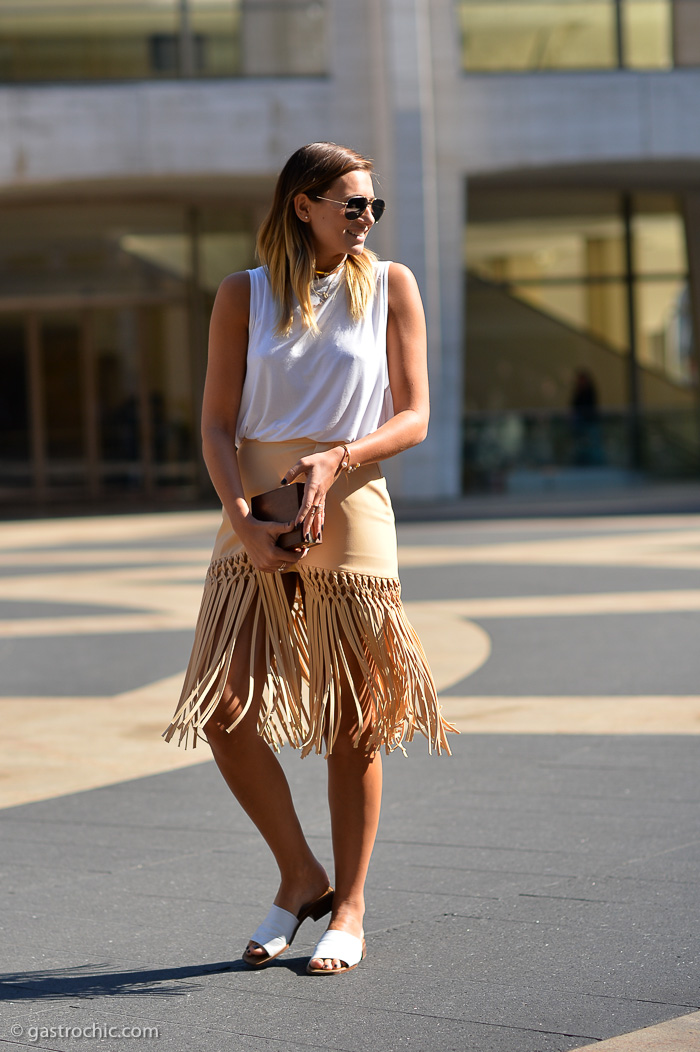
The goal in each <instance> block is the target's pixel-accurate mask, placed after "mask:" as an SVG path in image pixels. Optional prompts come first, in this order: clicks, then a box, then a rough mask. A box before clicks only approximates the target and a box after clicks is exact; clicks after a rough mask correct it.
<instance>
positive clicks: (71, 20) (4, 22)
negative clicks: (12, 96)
mask: <svg viewBox="0 0 700 1052" xmlns="http://www.w3.org/2000/svg"><path fill="white" fill-rule="evenodd" d="M178 23H179V19H178V4H177V0H139V2H138V3H137V2H132V0H100V2H99V3H96V2H95V0H71V2H70V3H69V2H66V0H21V2H17V0H2V2H1V3H0V80H7V81H51V80H67V79H71V80H108V79H111V78H119V79H138V78H145V77H172V76H175V75H177V73H178V68H179V43H178Z"/></svg>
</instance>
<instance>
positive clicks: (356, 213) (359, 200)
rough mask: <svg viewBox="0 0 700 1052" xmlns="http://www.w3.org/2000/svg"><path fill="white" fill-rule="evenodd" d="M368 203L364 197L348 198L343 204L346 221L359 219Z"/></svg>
mask: <svg viewBox="0 0 700 1052" xmlns="http://www.w3.org/2000/svg"><path fill="white" fill-rule="evenodd" d="M368 204H369V201H368V200H367V198H366V197H349V198H348V199H347V201H346V202H345V216H346V218H347V219H359V218H360V216H361V215H362V213H363V212H364V211H365V210H366V208H367V205H368Z"/></svg>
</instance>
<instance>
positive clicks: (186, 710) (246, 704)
mask: <svg viewBox="0 0 700 1052" xmlns="http://www.w3.org/2000/svg"><path fill="white" fill-rule="evenodd" d="M251 612H252V617H253V628H252V641H253V645H252V646H251V649H250V666H249V676H248V690H247V694H246V697H245V698H243V699H241V700H242V702H243V708H242V710H241V712H240V714H239V716H238V717H237V718H236V720H234V722H233V723H232V724H231V726H230V727H228V728H227V730H228V731H232V730H233V729H234V728H235V727H236V726H238V724H239V723H240V721H241V720H242V719H243V717H244V716H245V714H246V713H247V711H248V709H249V708H250V705H251V703H252V700H253V682H254V655H255V641H256V638H257V636H258V633H259V632H263V633H264V647H265V667H266V669H267V679H266V684H265V687H266V689H265V690H264V691H263V701H262V705H261V709H260V721H259V731H260V734H261V735H262V736H263V737H264V738H265V740H266V741H267V742H268V743H269V744H270V745H272V747H273V748H274V749H276V750H279V748H280V747H281V746H282V745H283V744H284V743H285V741H289V742H290V743H291V744H293V745H295V746H296V747H297V748H300V747H301V745H302V743H303V741H304V740H305V737H306V731H307V727H308V722H309V719H308V712H307V709H306V706H305V704H304V701H303V699H302V693H301V665H300V662H299V657H298V654H297V650H296V645H295V640H296V629H295V625H294V621H295V619H296V618H297V617H298V614H296V613H295V612H293V611H291V610H290V609H289V604H288V602H287V597H286V595H285V592H284V588H283V586H282V581H281V580H280V575H279V574H259V573H257V572H256V570H255V569H254V567H253V566H252V564H251V563H250V561H249V559H248V556H247V555H246V553H245V552H239V553H238V554H237V555H235V556H233V557H231V558H228V559H217V560H216V561H215V562H213V563H212V564H211V565H210V567H209V571H208V573H207V577H206V580H205V583H204V594H203V596H202V604H201V607H200V610H199V616H198V618H197V629H196V632H195V639H194V645H193V647H192V654H191V657H190V661H189V665H188V666H187V672H186V673H185V682H184V685H183V688H182V694H181V695H180V701H179V702H178V707H177V709H176V710H175V715H174V716H173V719H172V721H171V723H170V725H169V727H168V728H167V729H166V731H165V732H164V734H163V737H164V738H165V740H166V741H168V742H169V741H170V740H171V739H172V738H173V737H174V736H175V734H176V733H177V734H178V745H183V744H184V747H185V748H187V746H188V744H189V738H190V736H191V738H192V748H195V747H196V745H197V738H198V737H203V738H204V739H205V741H206V736H205V735H204V734H203V732H202V728H203V727H204V725H205V724H206V722H207V720H208V719H209V718H210V717H211V716H212V715H213V713H214V710H215V709H216V707H217V705H218V704H219V702H220V701H221V697H222V695H223V692H224V687H225V685H226V682H227V680H228V677H229V673H230V670H231V661H232V660H233V654H234V650H235V646H236V640H237V639H238V636H239V634H240V631H241V628H242V626H243V624H244V622H245V620H246V617H248V615H249V614H250V613H251Z"/></svg>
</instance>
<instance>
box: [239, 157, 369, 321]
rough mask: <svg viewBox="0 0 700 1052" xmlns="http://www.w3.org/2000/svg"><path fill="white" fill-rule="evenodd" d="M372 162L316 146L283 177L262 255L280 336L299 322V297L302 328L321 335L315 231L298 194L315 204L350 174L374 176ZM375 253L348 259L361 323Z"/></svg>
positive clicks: (261, 237) (350, 292)
mask: <svg viewBox="0 0 700 1052" xmlns="http://www.w3.org/2000/svg"><path fill="white" fill-rule="evenodd" d="M372 171H373V167H372V162H371V161H370V159H369V158H368V157H363V156H362V154H359V153H355V151H354V150H350V149H349V148H348V147H346V146H338V145H336V143H334V142H312V143H310V144H309V145H308V146H302V147H301V149H300V150H297V151H296V153H293V154H292V156H291V157H290V158H289V160H288V161H287V163H286V164H285V166H284V168H283V169H282V171H281V172H280V175H279V178H278V180H277V186H276V187H275V196H274V197H273V199H272V206H271V208H270V211H269V212H268V214H267V216H266V218H265V219H264V221H263V223H262V225H261V227H260V230H259V231H258V240H257V245H256V251H257V255H258V258H259V260H260V262H261V263H262V264H263V266H265V267H267V271H268V274H269V278H270V285H271V287H272V293H273V295H274V297H275V299H276V300H277V303H278V305H279V323H278V326H277V331H278V332H279V333H288V332H289V330H290V329H291V327H292V320H293V317H294V300H295V297H296V299H297V301H298V302H299V305H300V307H301V323H302V326H303V327H304V328H306V329H310V330H311V331H312V332H318V331H319V330H318V326H317V324H316V316H315V313H314V308H313V304H312V303H311V282H312V281H313V280H314V277H315V270H316V258H315V254H314V246H313V240H312V237H311V231H310V229H309V227H308V226H307V225H306V224H305V223H304V222H302V220H301V219H300V218H299V217H298V215H297V214H296V210H295V208H294V198H295V197H296V196H297V194H307V196H308V197H310V198H311V199H312V200H316V199H318V198H319V197H322V196H323V195H324V194H326V193H327V192H328V190H329V189H330V187H331V185H332V184H333V183H334V182H335V180H336V179H340V177H341V176H343V175H347V174H348V172H370V173H371V172H372ZM376 258H377V257H376V255H375V254H374V252H370V251H369V250H368V249H365V250H364V251H363V252H362V253H361V254H360V255H359V256H348V257H347V260H346V267H345V286H346V295H347V301H348V309H349V311H350V316H351V317H352V318H353V319H354V320H355V321H359V319H360V318H362V317H363V316H364V314H365V312H366V311H367V308H368V306H369V304H370V302H371V300H372V297H373V295H374V290H375V283H376V278H375V274H374V261H375V260H376Z"/></svg>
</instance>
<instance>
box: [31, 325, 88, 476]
mask: <svg viewBox="0 0 700 1052" xmlns="http://www.w3.org/2000/svg"><path fill="white" fill-rule="evenodd" d="M40 334H41V335H40V340H41V370H42V389H43V391H44V413H45V425H46V455H47V458H48V472H49V480H50V482H51V484H52V485H56V486H68V485H75V484H80V483H82V482H84V480H85V468H86V465H85V418H84V409H85V392H84V386H83V380H84V370H83V355H84V342H83V336H82V325H81V320H80V317H79V316H78V315H77V314H73V313H69V312H62V313H60V314H59V313H56V314H50V315H44V317H43V318H42V319H41V325H40Z"/></svg>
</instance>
